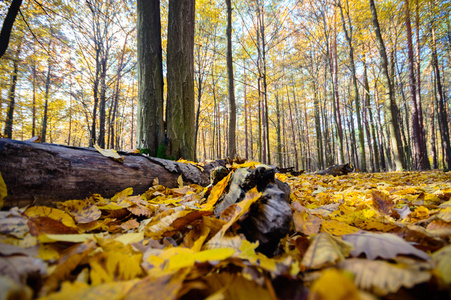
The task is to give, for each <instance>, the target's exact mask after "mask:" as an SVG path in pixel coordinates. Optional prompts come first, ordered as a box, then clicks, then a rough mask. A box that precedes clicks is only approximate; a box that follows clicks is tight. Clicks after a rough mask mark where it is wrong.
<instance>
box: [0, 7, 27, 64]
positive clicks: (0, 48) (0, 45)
mask: <svg viewBox="0 0 451 300" xmlns="http://www.w3.org/2000/svg"><path fill="white" fill-rule="evenodd" d="M21 4H22V0H13V1H12V2H11V5H10V6H9V9H8V13H7V14H6V17H5V20H3V25H2V31H1V32H0V57H2V56H3V54H5V52H6V49H8V44H9V37H10V36H11V30H12V29H13V25H14V21H15V20H16V16H17V13H18V12H19V10H20V5H21Z"/></svg>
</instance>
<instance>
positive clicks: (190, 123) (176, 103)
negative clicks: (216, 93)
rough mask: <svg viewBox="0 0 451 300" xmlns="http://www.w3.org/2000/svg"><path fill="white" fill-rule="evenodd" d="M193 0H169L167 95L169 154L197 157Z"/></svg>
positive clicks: (189, 157)
mask: <svg viewBox="0 0 451 300" xmlns="http://www.w3.org/2000/svg"><path fill="white" fill-rule="evenodd" d="M194 22H195V1H194V0H172V1H169V16H168V47H167V53H168V58H167V68H168V73H167V77H168V89H167V90H168V98H167V109H166V114H167V117H166V120H167V128H168V130H167V134H168V139H169V153H170V156H172V157H174V158H175V159H178V158H180V157H183V158H185V159H190V160H193V159H194V154H195V150H194V131H195V130H194V116H195V114H194V57H193V51H194Z"/></svg>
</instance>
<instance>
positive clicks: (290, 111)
mask: <svg viewBox="0 0 451 300" xmlns="http://www.w3.org/2000/svg"><path fill="white" fill-rule="evenodd" d="M286 89H287V102H288V111H289V113H290V123H291V134H292V137H293V149H294V159H295V166H296V170H299V162H298V149H297V143H296V132H295V131H294V119H293V113H292V110H291V104H290V102H291V101H290V94H289V93H288V85H286Z"/></svg>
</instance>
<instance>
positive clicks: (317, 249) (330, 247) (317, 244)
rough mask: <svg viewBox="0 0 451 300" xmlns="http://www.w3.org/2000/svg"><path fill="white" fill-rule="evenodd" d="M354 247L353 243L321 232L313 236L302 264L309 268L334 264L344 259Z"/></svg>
mask: <svg viewBox="0 0 451 300" xmlns="http://www.w3.org/2000/svg"><path fill="white" fill-rule="evenodd" d="M353 248H354V247H353V246H352V244H350V243H348V242H345V241H343V240H341V239H339V238H336V237H333V236H331V235H330V234H328V233H326V232H321V233H319V234H318V235H316V236H315V237H314V238H313V241H312V242H311V244H310V246H309V247H308V249H307V252H306V253H305V255H304V258H303V259H302V262H301V265H302V266H304V267H306V268H308V269H320V268H323V267H327V266H332V265H335V264H336V263H339V262H341V261H343V260H344V259H345V257H347V256H348V255H349V253H350V252H351V250H352V249H353Z"/></svg>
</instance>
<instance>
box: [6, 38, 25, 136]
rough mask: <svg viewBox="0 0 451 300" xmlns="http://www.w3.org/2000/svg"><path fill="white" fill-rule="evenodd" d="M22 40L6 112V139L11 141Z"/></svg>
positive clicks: (14, 62) (14, 65) (17, 54)
mask: <svg viewBox="0 0 451 300" xmlns="http://www.w3.org/2000/svg"><path fill="white" fill-rule="evenodd" d="M22 39H23V37H22V38H21V39H20V41H19V45H18V46H17V50H16V56H15V58H14V59H13V73H12V74H11V84H10V86H9V91H8V109H7V111H6V120H5V130H4V134H5V137H7V138H8V139H11V138H12V135H13V123H14V109H15V106H16V85H17V78H18V75H19V56H20V51H21V49H22ZM5 50H6V49H5Z"/></svg>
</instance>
